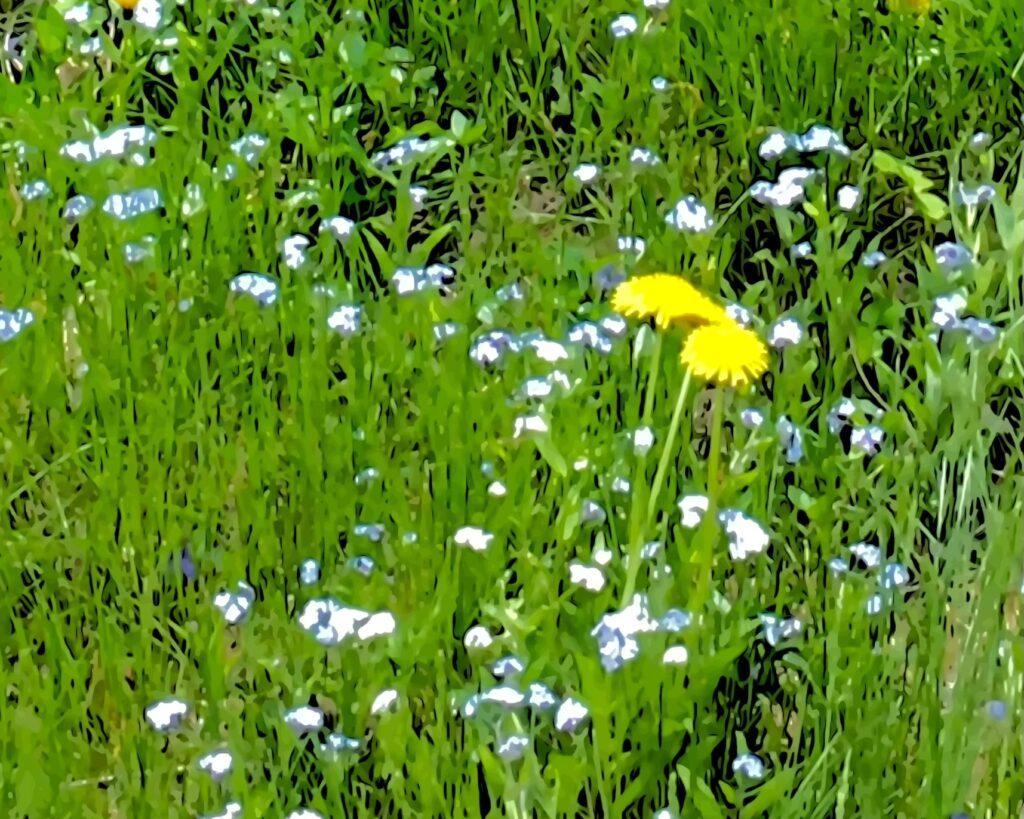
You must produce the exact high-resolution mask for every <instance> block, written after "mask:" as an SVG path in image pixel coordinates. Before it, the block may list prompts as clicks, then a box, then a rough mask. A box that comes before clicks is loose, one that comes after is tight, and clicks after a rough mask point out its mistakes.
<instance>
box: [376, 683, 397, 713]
mask: <svg viewBox="0 0 1024 819" xmlns="http://www.w3.org/2000/svg"><path fill="white" fill-rule="evenodd" d="M397 707H398V691H397V690H396V689H394V688H385V689H384V690H383V691H381V692H380V693H379V694H378V695H377V696H376V697H374V698H373V703H372V704H371V705H370V713H371V714H373V715H374V716H378V715H379V714H383V713H386V712H388V711H394V710H395V709H396V708H397Z"/></svg>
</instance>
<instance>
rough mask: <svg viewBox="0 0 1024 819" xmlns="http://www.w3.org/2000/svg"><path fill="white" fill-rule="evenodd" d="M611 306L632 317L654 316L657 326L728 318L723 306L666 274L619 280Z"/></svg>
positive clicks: (677, 277)
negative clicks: (620, 281)
mask: <svg viewBox="0 0 1024 819" xmlns="http://www.w3.org/2000/svg"><path fill="white" fill-rule="evenodd" d="M612 309H613V310H615V311H616V312H619V313H622V314H623V315H625V316H632V317H634V318H648V317H653V318H654V319H655V321H656V322H657V323H658V326H660V327H667V326H668V325H669V324H671V323H672V322H673V321H688V322H691V323H693V324H714V323H717V322H721V321H728V320H729V317H728V315H726V312H725V309H724V308H722V307H720V306H719V305H718V304H716V303H715V302H714V301H712V300H711V299H710V298H708V297H707V296H705V295H704V294H703V293H701V292H700V290H698V289H697V288H696V287H694V286H693V285H692V284H690V283H689V282H688V281H687V280H686V279H684V278H682V277H681V276H672V275H669V274H667V273H653V274H651V275H648V276H637V277H636V278H633V279H628V280H627V281H624V282H622V284H620V285H619V286H618V287H617V288H615V293H614V294H613V296H612Z"/></svg>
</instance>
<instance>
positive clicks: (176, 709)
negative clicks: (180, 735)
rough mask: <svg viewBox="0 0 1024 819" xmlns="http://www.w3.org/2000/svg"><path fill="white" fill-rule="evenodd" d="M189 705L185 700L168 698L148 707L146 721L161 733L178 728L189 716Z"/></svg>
mask: <svg viewBox="0 0 1024 819" xmlns="http://www.w3.org/2000/svg"><path fill="white" fill-rule="evenodd" d="M188 713H189V707H188V703H187V702H185V701H184V700H176V699H166V700H159V701H158V702H154V703H153V704H152V705H150V706H148V707H147V708H146V712H145V714H146V722H148V723H149V724H150V725H151V726H153V728H154V729H155V730H157V731H160V732H161V733H167V732H169V731H176V730H178V729H179V728H180V727H181V725H182V723H183V722H184V721H185V719H186V717H188Z"/></svg>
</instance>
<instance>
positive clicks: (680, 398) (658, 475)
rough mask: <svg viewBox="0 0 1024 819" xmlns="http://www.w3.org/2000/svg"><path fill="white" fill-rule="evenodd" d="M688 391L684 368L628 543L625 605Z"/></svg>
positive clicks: (656, 503) (655, 506)
mask: <svg viewBox="0 0 1024 819" xmlns="http://www.w3.org/2000/svg"><path fill="white" fill-rule="evenodd" d="M689 391H690V371H689V370H686V372H685V374H684V375H683V383H682V384H681V385H680V387H679V394H678V395H677V396H676V406H675V409H674V410H673V411H672V421H671V422H670V423H669V427H668V435H667V436H666V437H665V445H664V446H663V447H662V448H661V458H660V459H659V460H658V469H657V470H656V471H655V473H654V483H653V484H652V485H651V494H650V495H649V496H648V498H647V512H646V514H645V515H644V523H643V526H642V527H641V528H640V529H639V530H637V531H635V532H634V534H633V537H632V539H631V541H630V545H629V568H628V570H627V573H626V584H625V586H624V587H623V590H622V604H623V605H625V604H626V602H627V601H628V600H629V598H630V597H632V596H633V590H634V589H635V588H636V576H637V573H638V572H639V571H640V553H641V552H642V550H643V541H644V533H645V532H646V531H647V530H648V529H649V528H650V526H651V523H652V521H653V519H654V514H655V511H656V509H657V506H658V496H659V495H660V494H661V487H662V484H663V483H664V482H665V472H666V471H667V470H668V462H669V458H670V457H671V454H672V449H673V445H674V444H675V441H676V432H677V431H678V429H679V421H680V419H681V418H682V417H683V407H684V406H685V405H686V396H687V393H689Z"/></svg>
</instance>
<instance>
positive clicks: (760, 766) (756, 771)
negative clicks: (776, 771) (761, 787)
mask: <svg viewBox="0 0 1024 819" xmlns="http://www.w3.org/2000/svg"><path fill="white" fill-rule="evenodd" d="M732 772H733V773H734V774H738V775H739V776H742V777H744V778H746V779H752V780H761V779H764V763H763V762H762V761H761V760H760V759H759V758H758V757H756V756H754V755H753V754H740V755H739V756H738V757H736V759H734V760H733V763H732Z"/></svg>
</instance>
